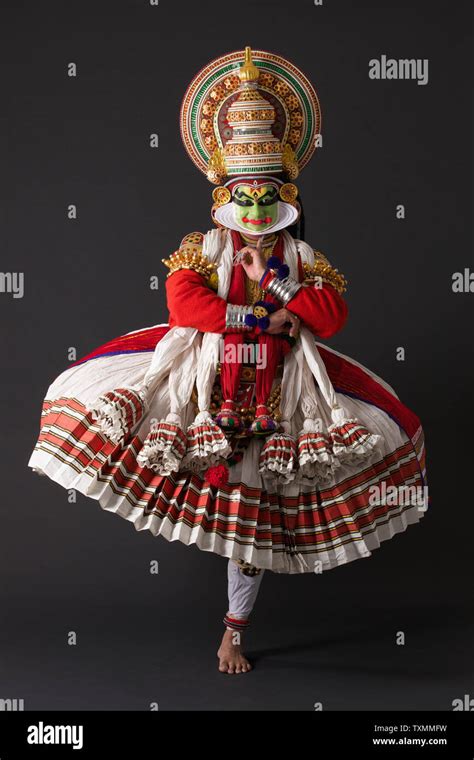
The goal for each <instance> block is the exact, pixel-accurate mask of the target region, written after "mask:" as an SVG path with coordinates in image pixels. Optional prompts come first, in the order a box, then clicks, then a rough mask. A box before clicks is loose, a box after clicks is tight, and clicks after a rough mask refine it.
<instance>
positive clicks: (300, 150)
mask: <svg viewBox="0 0 474 760" xmlns="http://www.w3.org/2000/svg"><path fill="white" fill-rule="evenodd" d="M180 127H181V135H182V138H183V142H184V145H185V147H186V150H187V152H188V154H189V156H190V158H191V160H192V161H193V163H194V164H195V165H196V166H197V167H198V169H200V170H201V171H202V172H203V173H204V174H206V176H207V178H208V179H209V180H210V181H211V182H212V183H214V184H216V185H219V187H216V188H215V189H214V191H213V199H214V204H215V205H214V207H213V211H214V212H215V217H216V219H217V222H218V223H222V224H224V225H225V226H230V212H231V209H230V208H227V209H225V206H226V205H227V204H229V202H230V201H231V198H232V191H233V189H234V188H235V187H236V185H238V184H242V183H245V184H249V185H251V186H252V187H254V188H255V187H258V186H259V185H262V184H269V183H270V184H271V183H273V184H275V186H276V187H277V188H278V192H279V198H280V206H281V208H280V214H279V220H280V224H279V225H278V227H279V228H281V227H284V226H288V224H291V223H292V222H293V221H295V219H296V217H297V215H298V211H297V209H298V204H297V201H296V198H297V195H298V189H297V187H296V185H294V184H293V182H292V180H295V179H296V177H297V176H298V174H299V172H300V171H301V169H302V168H303V167H304V166H305V165H306V164H307V163H308V161H309V160H310V158H311V156H312V155H313V153H314V151H315V149H316V139H317V136H318V135H319V133H320V127H321V113H320V107H319V101H318V97H317V95H316V92H315V90H314V88H313V86H312V85H311V83H310V82H309V81H308V79H307V78H306V77H305V75H304V74H303V73H302V72H301V71H300V70H299V69H298V68H296V66H294V65H293V64H292V63H290V62H289V61H287V60H286V59H285V58H282V57H281V56H279V55H275V54H274V53H269V52H266V51H263V50H253V51H252V50H251V49H250V47H246V48H245V50H244V51H242V50H239V51H236V52H234V53H229V54H227V55H223V56H220V57H219V58H216V59H214V60H213V61H211V62H210V63H209V64H208V65H207V66H206V67H205V68H203V69H202V70H201V71H200V72H199V73H198V74H196V76H195V77H194V79H193V80H192V82H191V84H190V85H189V87H188V88H187V90H186V93H185V96H184V98H183V102H182V105H181V113H180ZM288 207H289V208H288ZM295 209H296V210H295Z"/></svg>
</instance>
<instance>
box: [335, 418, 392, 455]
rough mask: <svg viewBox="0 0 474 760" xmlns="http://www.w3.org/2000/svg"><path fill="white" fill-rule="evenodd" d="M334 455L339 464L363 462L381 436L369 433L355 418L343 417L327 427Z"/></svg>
mask: <svg viewBox="0 0 474 760" xmlns="http://www.w3.org/2000/svg"><path fill="white" fill-rule="evenodd" d="M328 432H329V436H330V438H331V442H332V450H333V452H334V456H335V457H337V459H338V460H339V462H340V463H341V464H351V463H354V464H355V463H358V462H363V461H364V460H366V459H368V458H369V457H370V456H371V455H372V452H373V451H374V449H375V447H376V446H377V444H378V443H379V441H380V439H381V436H380V435H376V434H374V433H370V432H369V431H368V430H367V428H366V427H365V425H362V424H361V423H360V422H359V420H357V419H344V420H341V421H340V422H337V423H335V424H334V425H331V426H330V427H329V429H328Z"/></svg>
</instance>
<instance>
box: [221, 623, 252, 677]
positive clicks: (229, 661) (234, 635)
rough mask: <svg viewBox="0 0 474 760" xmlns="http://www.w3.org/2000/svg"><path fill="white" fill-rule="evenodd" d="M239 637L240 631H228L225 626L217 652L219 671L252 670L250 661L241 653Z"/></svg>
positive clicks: (239, 671)
mask: <svg viewBox="0 0 474 760" xmlns="http://www.w3.org/2000/svg"><path fill="white" fill-rule="evenodd" d="M241 638H242V634H241V633H240V632H238V631H229V630H228V629H227V628H226V630H225V632H224V635H223V637H222V642H221V645H220V647H219V651H218V652H217V656H218V658H219V670H220V671H221V673H232V674H234V673H248V671H249V670H252V666H251V664H250V662H249V661H248V660H247V658H246V657H244V655H243V654H242V650H241V648H240V641H241Z"/></svg>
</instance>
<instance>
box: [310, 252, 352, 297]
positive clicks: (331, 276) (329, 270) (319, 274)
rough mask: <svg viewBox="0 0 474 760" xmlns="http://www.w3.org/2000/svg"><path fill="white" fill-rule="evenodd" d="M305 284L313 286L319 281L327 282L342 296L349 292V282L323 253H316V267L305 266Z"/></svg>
mask: <svg viewBox="0 0 474 760" xmlns="http://www.w3.org/2000/svg"><path fill="white" fill-rule="evenodd" d="M303 271H304V282H305V283H306V284H307V285H311V284H313V283H314V282H316V281H317V280H322V282H327V283H328V284H329V285H332V287H333V288H334V289H335V290H337V292H338V293H339V295H342V294H343V293H345V292H346V290H347V280H346V278H345V277H344V275H343V274H341V272H339V271H338V270H337V269H335V268H334V267H333V266H332V265H331V263H330V262H329V261H328V259H327V258H326V256H325V255H324V254H323V253H321V251H315V252H314V265H313V266H310V264H303Z"/></svg>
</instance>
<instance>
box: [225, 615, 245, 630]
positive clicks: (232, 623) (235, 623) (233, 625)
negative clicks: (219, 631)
mask: <svg viewBox="0 0 474 760" xmlns="http://www.w3.org/2000/svg"><path fill="white" fill-rule="evenodd" d="M222 622H223V623H224V625H225V626H226V628H228V629H229V630H230V631H245V629H246V628H248V627H249V625H250V622H249V621H248V620H245V619H240V620H237V619H236V618H232V617H229V615H225V617H224V620H223V621H222Z"/></svg>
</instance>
